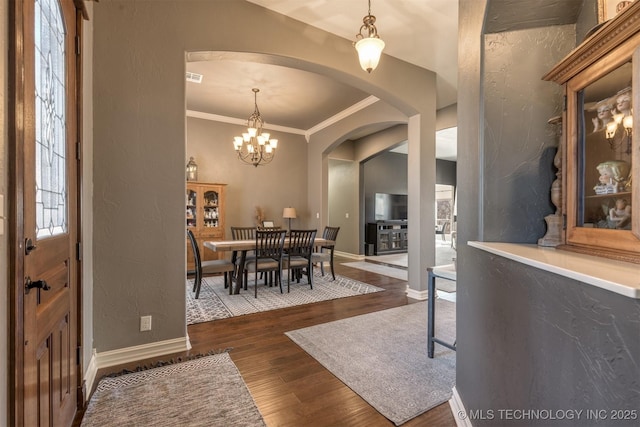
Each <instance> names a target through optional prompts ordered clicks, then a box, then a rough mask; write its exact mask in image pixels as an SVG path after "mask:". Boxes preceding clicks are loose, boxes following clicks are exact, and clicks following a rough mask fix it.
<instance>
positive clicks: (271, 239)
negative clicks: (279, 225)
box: [245, 230, 287, 298]
mask: <svg viewBox="0 0 640 427" xmlns="http://www.w3.org/2000/svg"><path fill="white" fill-rule="evenodd" d="M286 234H287V232H286V230H256V247H255V258H254V259H253V260H251V261H250V262H248V263H246V264H245V268H246V270H247V271H248V272H249V273H254V285H255V297H256V298H258V273H259V272H273V273H275V278H276V280H277V281H278V285H279V286H280V293H283V292H282V259H283V252H284V240H285V237H286ZM266 278H267V275H265V280H266Z"/></svg>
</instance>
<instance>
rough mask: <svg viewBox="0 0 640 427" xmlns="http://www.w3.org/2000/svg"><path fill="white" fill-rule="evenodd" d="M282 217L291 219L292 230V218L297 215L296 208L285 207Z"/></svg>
mask: <svg viewBox="0 0 640 427" xmlns="http://www.w3.org/2000/svg"><path fill="white" fill-rule="evenodd" d="M282 217H283V218H287V219H288V220H289V232H291V218H295V217H296V208H292V207H288V208H284V210H283V211H282Z"/></svg>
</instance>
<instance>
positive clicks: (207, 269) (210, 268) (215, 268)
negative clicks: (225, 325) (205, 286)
mask: <svg viewBox="0 0 640 427" xmlns="http://www.w3.org/2000/svg"><path fill="white" fill-rule="evenodd" d="M187 236H188V237H189V241H190V242H191V249H192V250H193V259H194V261H195V271H193V275H194V276H195V279H194V281H193V292H195V293H196V299H198V298H199V297H200V288H201V286H202V277H203V276H204V275H207V276H209V275H212V274H224V287H225V288H227V287H228V288H229V293H230V294H231V292H232V286H231V280H230V277H229V273H231V272H233V271H234V269H235V266H234V264H233V263H232V262H231V261H227V260H226V259H215V260H208V261H203V260H202V258H201V257H200V249H199V248H198V242H196V238H195V236H194V235H193V232H192V231H191V230H187ZM189 273H190V271H188V272H187V275H189Z"/></svg>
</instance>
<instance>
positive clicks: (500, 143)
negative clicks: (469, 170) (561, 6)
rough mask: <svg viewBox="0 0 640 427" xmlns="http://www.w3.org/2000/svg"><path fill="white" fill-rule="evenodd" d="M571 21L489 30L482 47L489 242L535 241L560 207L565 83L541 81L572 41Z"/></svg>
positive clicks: (485, 232)
mask: <svg viewBox="0 0 640 427" xmlns="http://www.w3.org/2000/svg"><path fill="white" fill-rule="evenodd" d="M572 34H573V26H567V25H565V26H554V27H547V28H539V29H528V30H521V31H512V32H504V33H498V34H489V35H487V36H485V41H484V45H485V50H484V75H483V79H484V82H483V87H484V118H485V121H484V123H485V127H484V153H483V159H484V163H483V164H482V165H481V167H482V168H483V175H484V180H483V186H484V188H483V195H484V196H483V197H484V212H483V219H484V224H483V231H484V239H485V240H486V241H508V242H529V243H535V242H536V241H537V239H538V238H539V237H542V236H543V235H544V233H545V230H546V228H545V224H544V219H543V218H544V217H545V216H546V215H548V214H550V213H552V212H553V211H554V209H553V207H552V204H551V200H550V197H549V189H550V188H551V183H552V182H553V180H554V179H555V175H554V169H553V157H554V155H555V151H556V150H555V147H556V146H557V139H556V138H554V137H553V135H554V129H553V128H552V127H551V126H549V125H547V120H548V119H549V118H551V117H553V116H557V115H559V114H560V113H561V110H560V108H561V105H562V102H561V101H562V92H561V88H560V86H558V85H556V84H553V83H549V82H543V81H541V79H540V76H542V75H543V74H544V73H545V71H547V70H550V69H551V68H552V67H553V66H554V65H555V63H556V62H558V61H559V60H560V59H562V58H563V56H564V55H565V54H566V53H567V52H569V50H570V49H571V48H572V46H573V40H574V38H573V36H572Z"/></svg>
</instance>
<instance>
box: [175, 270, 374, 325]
mask: <svg viewBox="0 0 640 427" xmlns="http://www.w3.org/2000/svg"><path fill="white" fill-rule="evenodd" d="M253 283H254V282H253V279H251V277H250V279H249V286H248V290H246V291H244V290H242V291H241V292H240V294H237V295H229V289H225V288H224V279H223V277H222V276H210V277H204V278H203V279H202V286H201V289H200V297H199V298H198V299H195V294H194V292H193V280H192V279H189V280H187V281H186V293H187V325H193V324H195V323H202V322H210V321H212V320H218V319H226V318H228V317H234V316H242V315H245V314H251V313H258V312H261V311H268V310H276V309H279V308H286V307H293V306H296V305H302V304H311V303H314V302H319V301H327V300H332V299H337V298H346V297H352V296H357V295H364V294H369V293H373V292H380V291H384V289H383V288H379V287H377V286H373V285H369V284H367V283H363V282H359V281H357V280H352V279H349V278H347V277H344V276H340V275H338V274H336V280H335V281H334V280H333V278H332V277H331V275H329V274H326V275H325V276H324V277H323V276H321V275H320V273H319V272H318V273H316V274H314V276H313V289H311V288H310V287H309V285H308V284H307V282H306V278H303V279H302V280H301V282H300V283H296V282H292V283H291V290H290V292H289V293H287V284H286V281H285V283H283V285H282V287H283V290H284V293H282V294H281V293H280V288H279V287H278V286H273V287H269V286H265V285H264V281H260V280H259V281H258V298H255V297H254V288H253Z"/></svg>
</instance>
